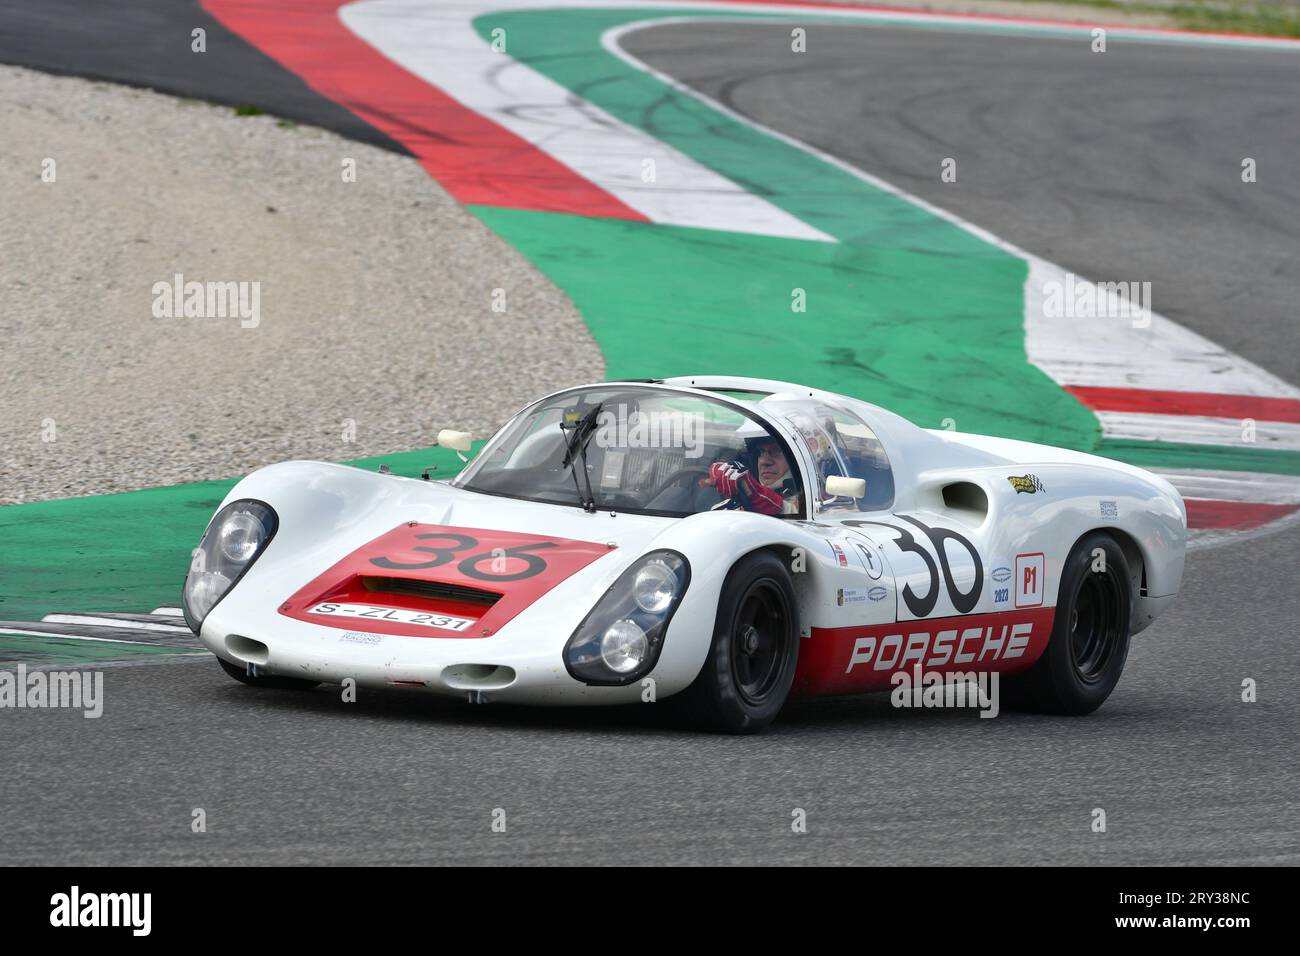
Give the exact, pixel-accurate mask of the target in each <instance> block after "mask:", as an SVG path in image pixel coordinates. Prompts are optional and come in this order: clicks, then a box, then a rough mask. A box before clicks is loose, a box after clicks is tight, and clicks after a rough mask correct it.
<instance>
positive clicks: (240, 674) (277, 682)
mask: <svg viewBox="0 0 1300 956" xmlns="http://www.w3.org/2000/svg"><path fill="white" fill-rule="evenodd" d="M217 663H218V664H220V665H221V669H222V670H223V671H225V672H226V673H227V674H229V675H230V676H231V677H233V678H234V679H235V680H237V681H239V682H240V683H241V684H248V685H249V686H250V687H268V688H270V689H271V690H311V689H312V688H313V687H319V686H320V681H318V680H303V679H302V678H300V677H276V676H274V675H271V674H256V673H250V671H249V668H248V665H247V664H232V663H230V661H228V660H225V659H224V658H220V657H218V658H217Z"/></svg>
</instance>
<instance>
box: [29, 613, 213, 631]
mask: <svg viewBox="0 0 1300 956" xmlns="http://www.w3.org/2000/svg"><path fill="white" fill-rule="evenodd" d="M41 620H42V621H43V622H44V623H46V624H78V625H83V626H85V627H115V628H118V629H120V630H123V631H150V632H160V633H163V634H190V633H192V632H191V631H190V629H189V627H187V626H185V625H176V624H155V623H153V622H150V621H123V620H118V619H117V618H111V617H96V616H95V615H93V614H47V615H45V616H44V617H43V618H41Z"/></svg>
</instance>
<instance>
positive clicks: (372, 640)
mask: <svg viewBox="0 0 1300 956" xmlns="http://www.w3.org/2000/svg"><path fill="white" fill-rule="evenodd" d="M383 639H384V636H383V635H382V634H366V633H365V632H364V631H344V632H343V636H342V637H340V638H339V643H341V644H370V645H374V644H378V643H379V642H380V641H382V640H383Z"/></svg>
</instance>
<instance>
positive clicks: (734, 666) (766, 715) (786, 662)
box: [685, 552, 799, 734]
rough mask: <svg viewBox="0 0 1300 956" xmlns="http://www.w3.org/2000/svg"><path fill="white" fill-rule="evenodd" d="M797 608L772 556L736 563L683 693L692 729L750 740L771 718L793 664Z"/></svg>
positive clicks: (796, 651)
mask: <svg viewBox="0 0 1300 956" xmlns="http://www.w3.org/2000/svg"><path fill="white" fill-rule="evenodd" d="M797 608H798V605H797V604H796V603H795V595H794V585H793V584H792V583H791V581H790V572H789V571H788V570H787V569H786V566H785V564H784V563H782V561H781V560H780V559H779V558H777V557H776V556H774V555H772V554H768V553H766V552H756V553H754V554H750V555H747V556H746V557H744V558H742V559H741V560H739V561H738V562H736V565H735V566H734V567H733V568H732V569H731V571H730V573H729V574H728V575H727V580H726V581H725V582H724V583H723V585H722V594H721V595H720V597H719V599H718V617H717V621H716V622H715V624H714V627H713V643H712V644H711V645H710V646H709V654H708V656H707V657H706V658H705V660H704V666H703V667H701V668H700V673H699V675H698V676H697V677H696V678H695V681H694V683H692V684H691V686H690V687H689V688H688V689H687V690H686V693H685V697H686V701H687V703H688V706H689V708H690V711H691V714H692V716H693V717H694V718H695V719H696V721H697V722H698V723H701V724H703V725H704V726H705V727H707V728H708V729H710V730H716V731H722V732H724V733H732V734H753V733H757V732H758V731H760V730H762V729H763V728H764V727H766V726H767V725H768V724H770V723H771V722H772V721H773V720H774V719H775V718H776V715H777V714H778V713H780V711H781V708H782V706H784V704H785V699H786V697H787V696H788V695H789V693H790V685H791V684H792V683H793V682H794V669H795V664H796V663H798V660H799V622H798V618H797Z"/></svg>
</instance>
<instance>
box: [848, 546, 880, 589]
mask: <svg viewBox="0 0 1300 956" xmlns="http://www.w3.org/2000/svg"><path fill="white" fill-rule="evenodd" d="M853 546H854V547H855V548H857V550H858V558H859V559H860V560H861V561H862V567H863V568H864V569H865V570H866V572H867V577H869V578H871V580H873V581H877V580H879V579H880V573H881V572H882V571H883V570H884V568H882V567H881V564H880V559H879V558H878V557H876V553H875V552H874V551H873V550H871V548H869V547H868V546H867V545H865V544H862V543H861V542H859V541H855V542H853Z"/></svg>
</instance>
